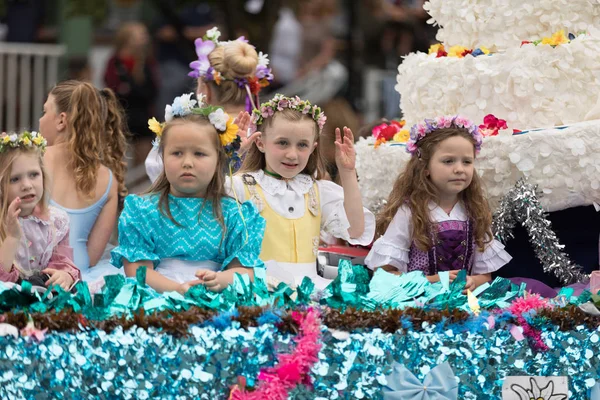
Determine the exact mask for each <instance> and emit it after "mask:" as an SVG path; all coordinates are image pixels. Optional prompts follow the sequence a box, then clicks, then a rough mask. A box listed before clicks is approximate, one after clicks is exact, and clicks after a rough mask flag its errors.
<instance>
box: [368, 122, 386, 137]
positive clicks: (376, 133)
mask: <svg viewBox="0 0 600 400" xmlns="http://www.w3.org/2000/svg"><path fill="white" fill-rule="evenodd" d="M387 127H388V124H386V123H385V122H384V123H383V124H380V125H377V126H376V127H374V128H373V130H371V133H372V134H373V137H374V138H375V140H377V139H379V136H380V135H381V131H383V130H384V129H385V128H387Z"/></svg>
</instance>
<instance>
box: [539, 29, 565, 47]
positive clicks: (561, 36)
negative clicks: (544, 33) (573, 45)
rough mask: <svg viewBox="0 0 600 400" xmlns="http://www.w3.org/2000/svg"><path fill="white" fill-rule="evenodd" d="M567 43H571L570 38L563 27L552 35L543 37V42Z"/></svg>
mask: <svg viewBox="0 0 600 400" xmlns="http://www.w3.org/2000/svg"><path fill="white" fill-rule="evenodd" d="M565 43H569V39H568V38H567V37H566V36H565V31H564V30H562V29H561V30H560V31H558V32H556V33H554V34H553V35H552V37H545V38H543V39H542V44H549V45H550V46H558V45H560V44H565Z"/></svg>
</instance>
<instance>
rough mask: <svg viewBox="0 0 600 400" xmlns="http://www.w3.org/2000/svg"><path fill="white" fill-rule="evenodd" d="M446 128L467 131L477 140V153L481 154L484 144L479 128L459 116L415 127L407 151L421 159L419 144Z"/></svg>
mask: <svg viewBox="0 0 600 400" xmlns="http://www.w3.org/2000/svg"><path fill="white" fill-rule="evenodd" d="M446 128H459V129H466V130H467V131H468V132H469V134H470V135H471V136H473V139H475V152H476V153H479V151H480V150H481V143H482V142H483V136H482V135H481V132H480V131H479V127H478V126H477V125H475V124H474V123H473V122H472V121H471V120H469V119H468V118H465V117H461V116H458V115H455V116H441V117H436V118H434V119H426V120H425V121H424V122H422V123H419V124H415V125H413V126H412V128H410V139H409V140H408V142H407V143H406V151H408V152H409V153H411V154H413V155H414V154H417V156H418V157H420V156H421V154H420V151H419V142H420V141H421V140H422V139H423V138H424V137H425V136H427V135H429V134H430V133H432V132H435V131H437V130H439V129H446Z"/></svg>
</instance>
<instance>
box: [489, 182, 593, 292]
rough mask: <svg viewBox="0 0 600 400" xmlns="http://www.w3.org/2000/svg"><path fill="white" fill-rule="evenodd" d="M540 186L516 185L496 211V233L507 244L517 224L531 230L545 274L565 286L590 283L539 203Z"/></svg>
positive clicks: (529, 184)
mask: <svg viewBox="0 0 600 400" xmlns="http://www.w3.org/2000/svg"><path fill="white" fill-rule="evenodd" d="M538 197H539V192H538V191H537V185H533V184H531V183H528V182H527V181H526V180H525V178H521V179H519V180H518V181H517V183H516V184H515V186H514V187H513V188H512V189H511V190H510V191H509V192H508V193H507V194H506V195H505V196H504V197H503V198H502V200H501V201H500V205H499V207H498V209H497V210H496V211H495V212H494V216H493V222H492V231H493V232H494V235H495V236H496V238H497V239H498V240H500V241H501V242H502V243H506V241H507V240H508V239H511V238H513V237H514V236H513V233H512V230H513V229H514V227H515V226H516V224H517V223H519V224H521V225H522V226H524V227H525V228H526V229H527V233H528V234H529V241H530V243H531V244H532V246H533V249H534V251H535V254H536V256H537V258H538V259H539V260H540V261H541V263H542V266H543V269H544V272H545V273H547V274H549V273H551V274H553V275H554V276H556V277H557V278H558V279H559V280H560V281H561V283H562V284H564V285H568V284H571V283H575V282H587V281H589V275H588V274H585V273H584V272H583V271H582V267H581V266H580V265H577V264H575V263H574V262H573V261H571V260H570V259H569V257H568V255H567V254H566V253H565V252H564V251H563V249H564V247H565V246H564V245H563V244H560V242H559V240H558V238H557V237H556V233H554V231H553V230H552V226H551V225H552V224H551V222H550V221H549V220H548V218H547V214H546V212H544V210H543V208H542V206H541V204H540V202H539V199H538Z"/></svg>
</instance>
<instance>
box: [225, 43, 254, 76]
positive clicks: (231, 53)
mask: <svg viewBox="0 0 600 400" xmlns="http://www.w3.org/2000/svg"><path fill="white" fill-rule="evenodd" d="M223 47H224V49H223V51H224V52H223V67H224V68H223V69H224V71H221V73H222V74H224V75H225V76H230V77H232V78H243V77H249V76H252V75H253V74H254V71H255V70H256V66H257V65H258V54H257V53H256V50H255V49H254V47H253V46H251V45H249V44H248V43H246V42H242V41H241V40H234V41H233V42H230V43H228V44H227V45H225V46H223Z"/></svg>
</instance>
